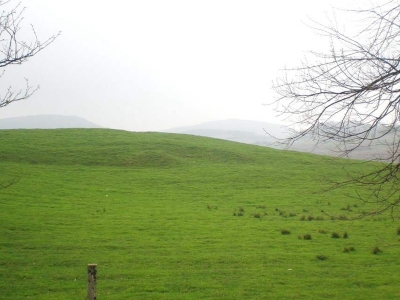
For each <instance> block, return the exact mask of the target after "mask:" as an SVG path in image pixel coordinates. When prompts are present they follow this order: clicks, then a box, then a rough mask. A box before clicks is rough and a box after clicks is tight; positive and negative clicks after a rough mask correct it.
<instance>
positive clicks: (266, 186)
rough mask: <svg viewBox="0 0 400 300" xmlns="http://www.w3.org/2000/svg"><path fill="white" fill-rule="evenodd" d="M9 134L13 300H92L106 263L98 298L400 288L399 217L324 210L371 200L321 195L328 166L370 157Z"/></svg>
mask: <svg viewBox="0 0 400 300" xmlns="http://www.w3.org/2000/svg"><path fill="white" fill-rule="evenodd" d="M0 140H1V141H2V149H1V151H0V168H1V176H2V179H3V180H10V179H12V178H15V177H17V178H19V181H18V182H17V183H16V184H14V185H13V186H11V187H9V188H7V189H4V190H1V191H0V226H1V232H0V291H1V294H0V299H29V298H30V299H84V298H85V288H86V264H87V263H97V264H98V275H99V276H98V299H325V298H328V299H339V298H340V299H360V295H368V296H367V297H368V299H396V298H399V297H400V292H399V290H398V288H397V282H398V275H397V274H398V268H399V264H400V259H399V247H398V246H399V238H398V235H397V231H396V230H397V228H398V225H397V223H396V222H395V221H393V220H391V219H385V218H379V219H371V218H370V219H365V220H359V221H343V220H331V219H330V218H329V217H328V216H326V214H324V213H321V210H324V211H325V213H329V214H332V215H339V214H344V213H345V214H347V215H348V217H349V218H351V217H352V216H354V215H356V214H357V210H369V209H371V208H370V207H366V206H365V205H362V203H357V209H353V211H352V212H350V211H349V210H346V211H343V210H341V208H343V207H347V205H351V206H352V207H354V206H353V204H356V202H355V200H353V199H351V198H348V197H347V192H352V191H351V190H347V191H332V192H329V193H315V192H318V191H320V190H321V189H322V187H323V185H322V183H321V182H320V179H321V177H322V175H324V176H328V177H330V178H335V179H340V178H342V176H343V172H342V168H343V167H344V166H347V167H350V168H353V169H354V170H360V171H365V170H366V169H367V168H370V167H371V166H370V165H364V164H361V165H360V164H356V165H354V166H351V165H350V166H349V161H345V160H343V161H340V160H339V161H338V160H334V159H331V158H326V157H322V156H314V155H309V154H302V153H295V152H290V151H277V150H272V149H268V148H263V147H257V146H251V145H243V144H237V143H231V142H226V141H221V140H214V139H208V138H199V137H193V136H185V135H174V134H160V133H130V132H123V131H114V130H102V129H99V130H16V131H0ZM329 203H331V204H330V205H329ZM240 208H242V210H243V216H240V217H239V216H237V215H236V216H235V215H234V212H235V211H236V212H239V210H240ZM304 211H307V212H304ZM255 215H257V216H259V217H255ZM301 215H306V216H309V215H312V216H314V217H315V218H314V219H313V220H312V221H301V220H300V217H301ZM319 216H321V217H323V220H317V217H319ZM282 228H285V229H287V230H289V231H290V232H291V234H290V235H282V234H281V230H282ZM321 232H326V233H331V232H338V233H340V234H341V235H342V234H343V233H344V232H347V233H348V236H349V238H348V239H343V238H339V239H332V238H331V236H330V234H322V233H321ZM305 234H310V235H311V236H312V239H311V240H304V239H299V238H298V236H304V235H305ZM346 247H347V248H350V247H354V249H355V251H351V252H348V253H345V252H344V251H343V249H344V248H346ZM374 247H379V249H380V250H382V252H381V253H379V255H373V254H372V253H371V250H372V249H373V248H374ZM317 257H326V259H324V260H320V259H318V258H317ZM363 298H364V297H363Z"/></svg>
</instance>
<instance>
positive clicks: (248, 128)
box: [166, 119, 393, 160]
mask: <svg viewBox="0 0 400 300" xmlns="http://www.w3.org/2000/svg"><path fill="white" fill-rule="evenodd" d="M166 132H170V133H183V134H191V135H198V136H206V137H212V138H218V139H223V140H229V141H234V142H240V143H246V144H254V145H260V146H267V147H272V148H277V149H284V148H285V145H282V144H279V143H277V140H276V139H284V138H287V137H288V136H289V135H290V133H289V129H288V128H287V127H285V126H282V125H277V124H271V123H266V122H260V121H249V120H237V119H231V120H221V121H213V122H206V123H202V124H198V125H194V126H186V127H176V128H172V129H169V130H167V131H166ZM267 133H268V134H267ZM392 139H393V136H391V135H388V136H387V137H386V140H388V141H390V140H392ZM290 150H294V151H300V152H309V153H315V154H322V155H329V156H339V155H340V154H341V152H340V151H338V144H335V143H334V142H332V141H328V142H326V143H322V144H319V145H317V146H316V145H315V141H313V140H312V139H311V138H308V137H304V138H302V139H300V140H298V141H296V142H295V143H294V144H293V145H291V147H290ZM387 156H388V149H387V143H386V141H385V139H381V140H380V141H376V142H373V143H371V144H369V143H363V145H362V146H361V147H359V148H358V149H355V150H354V151H353V152H352V153H350V154H349V155H348V157H349V158H353V159H362V160H385V158H387Z"/></svg>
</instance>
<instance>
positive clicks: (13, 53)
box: [0, 0, 60, 108]
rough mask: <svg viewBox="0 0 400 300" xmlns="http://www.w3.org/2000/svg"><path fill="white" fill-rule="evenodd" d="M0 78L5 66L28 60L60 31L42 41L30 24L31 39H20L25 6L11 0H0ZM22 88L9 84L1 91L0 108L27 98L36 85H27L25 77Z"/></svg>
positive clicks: (48, 43) (47, 44)
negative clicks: (24, 83)
mask: <svg viewBox="0 0 400 300" xmlns="http://www.w3.org/2000/svg"><path fill="white" fill-rule="evenodd" d="M0 11H1V12H0V69H1V68H2V69H3V71H2V72H0V78H1V77H2V76H3V74H4V71H5V69H4V68H5V67H7V66H9V65H18V64H22V63H24V62H26V61H28V60H29V59H30V58H31V57H33V56H35V55H36V54H38V53H39V52H40V51H42V50H43V49H45V48H46V47H47V46H49V45H50V44H51V43H52V42H53V41H54V40H55V39H56V38H57V36H59V34H60V33H57V34H55V35H53V36H51V37H49V38H47V39H46V40H44V41H40V40H39V38H38V36H37V34H36V31H35V29H34V27H33V26H32V25H31V40H30V41H26V40H24V39H21V38H20V36H21V23H22V21H23V19H24V18H23V13H24V11H25V8H23V7H22V6H21V3H18V4H16V5H12V1H11V0H0ZM25 81H26V86H25V88H24V89H20V90H14V89H13V88H12V87H11V86H9V87H8V88H6V90H5V91H2V94H1V95H0V108H1V107H4V106H7V105H8V104H10V103H12V102H15V101H20V100H25V99H28V98H29V97H30V96H31V95H32V94H33V93H34V92H35V91H36V90H37V89H38V87H32V86H30V85H29V82H28V79H25Z"/></svg>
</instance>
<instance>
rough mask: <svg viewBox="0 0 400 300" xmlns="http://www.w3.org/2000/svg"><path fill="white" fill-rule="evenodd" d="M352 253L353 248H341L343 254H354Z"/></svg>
mask: <svg viewBox="0 0 400 300" xmlns="http://www.w3.org/2000/svg"><path fill="white" fill-rule="evenodd" d="M354 251H356V249H354V247H344V248H343V252H344V253H349V252H354Z"/></svg>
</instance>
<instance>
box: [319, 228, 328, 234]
mask: <svg viewBox="0 0 400 300" xmlns="http://www.w3.org/2000/svg"><path fill="white" fill-rule="evenodd" d="M318 232H319V233H322V234H327V233H328V232H327V231H326V230H323V229H318Z"/></svg>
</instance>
